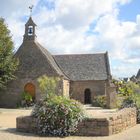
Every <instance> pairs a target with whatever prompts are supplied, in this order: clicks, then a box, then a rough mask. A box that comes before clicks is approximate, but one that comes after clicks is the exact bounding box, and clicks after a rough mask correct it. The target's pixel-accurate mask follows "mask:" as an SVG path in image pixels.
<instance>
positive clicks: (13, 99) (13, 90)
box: [0, 78, 41, 108]
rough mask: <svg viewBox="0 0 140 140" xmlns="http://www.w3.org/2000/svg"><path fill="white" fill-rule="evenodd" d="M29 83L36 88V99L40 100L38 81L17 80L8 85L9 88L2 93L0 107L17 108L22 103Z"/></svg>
mask: <svg viewBox="0 0 140 140" xmlns="http://www.w3.org/2000/svg"><path fill="white" fill-rule="evenodd" d="M27 83H32V84H33V85H34V86H35V98H36V100H38V99H40V96H41V94H40V90H39V88H38V84H37V81H36V80H32V79H27V78H24V79H16V80H13V81H11V82H10V83H8V86H7V87H8V88H6V89H5V90H2V91H0V107H9V108H16V107H18V104H20V103H21V99H22V93H23V92H24V87H25V85H26V84H27Z"/></svg>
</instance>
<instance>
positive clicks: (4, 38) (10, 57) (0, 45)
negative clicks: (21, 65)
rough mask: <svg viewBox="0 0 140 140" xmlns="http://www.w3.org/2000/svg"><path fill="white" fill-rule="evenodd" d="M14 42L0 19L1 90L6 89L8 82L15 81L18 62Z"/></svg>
mask: <svg viewBox="0 0 140 140" xmlns="http://www.w3.org/2000/svg"><path fill="white" fill-rule="evenodd" d="M13 46H14V45H13V42H12V38H11V35H10V31H9V30H8V27H7V25H6V24H5V21H4V19H3V18H0V89H2V88H5V87H6V84H7V82H9V81H10V80H12V79H14V78H15V76H14V72H15V70H16V68H17V65H18V61H17V60H16V59H15V58H14V53H13V49H14V47H13Z"/></svg>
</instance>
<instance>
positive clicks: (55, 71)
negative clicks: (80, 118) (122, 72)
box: [0, 17, 114, 107]
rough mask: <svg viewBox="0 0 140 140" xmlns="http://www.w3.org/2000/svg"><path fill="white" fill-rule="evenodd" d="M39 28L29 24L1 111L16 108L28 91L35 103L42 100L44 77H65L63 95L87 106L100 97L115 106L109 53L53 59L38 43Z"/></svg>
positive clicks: (2, 95) (1, 100) (1, 98)
mask: <svg viewBox="0 0 140 140" xmlns="http://www.w3.org/2000/svg"><path fill="white" fill-rule="evenodd" d="M35 27H36V24H35V23H34V22H33V20H32V18H31V17H30V18H29V20H28V22H27V23H26V24H25V34H24V38H23V43H22V44H21V46H20V48H19V49H18V51H17V52H16V54H15V57H17V58H18V59H19V63H20V64H19V67H18V70H17V71H16V74H15V75H16V79H15V80H13V81H11V82H10V83H8V86H7V89H6V90H3V91H1V93H0V106H1V107H16V106H17V104H18V103H20V101H21V93H22V92H24V91H28V92H29V93H30V94H31V95H32V97H33V98H35V100H38V99H40V98H41V93H40V89H39V85H38V82H37V79H38V78H39V77H40V76H42V75H47V76H53V77H61V79H62V80H61V82H60V85H59V89H61V94H62V95H64V96H68V97H71V98H73V99H76V100H78V101H80V102H82V103H83V104H90V103H91V102H92V100H94V98H95V96H98V95H107V96H108V97H109V98H108V99H109V102H114V101H113V100H114V96H112V94H113V95H114V93H113V92H114V90H112V89H114V87H113V86H112V87H111V84H110V80H111V73H110V65H109V59H108V53H107V52H106V53H99V54H71V55H52V54H50V52H48V50H46V49H45V48H44V47H42V46H41V45H40V44H39V43H38V42H37V40H36V34H35ZM111 96H112V97H113V98H111Z"/></svg>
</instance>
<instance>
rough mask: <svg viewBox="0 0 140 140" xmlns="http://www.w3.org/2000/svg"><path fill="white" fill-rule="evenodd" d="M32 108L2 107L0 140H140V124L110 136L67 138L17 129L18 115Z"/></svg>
mask: <svg viewBox="0 0 140 140" xmlns="http://www.w3.org/2000/svg"><path fill="white" fill-rule="evenodd" d="M30 112H31V110H21V109H0V140H61V139H63V140H140V124H139V125H136V126H135V127H133V128H130V129H128V130H126V131H124V132H122V133H120V134H117V135H112V136H109V137H78V136H71V137H66V138H58V137H57V138H54V137H38V136H36V135H33V134H28V133H20V132H17V131H16V117H18V116H22V115H29V114H30Z"/></svg>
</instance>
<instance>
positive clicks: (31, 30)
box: [24, 17, 36, 41]
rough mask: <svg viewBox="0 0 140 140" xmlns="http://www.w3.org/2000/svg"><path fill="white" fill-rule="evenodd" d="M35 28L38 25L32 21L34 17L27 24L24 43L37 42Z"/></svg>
mask: <svg viewBox="0 0 140 140" xmlns="http://www.w3.org/2000/svg"><path fill="white" fill-rule="evenodd" d="M35 27H36V24H35V23H34V21H33V20H32V17H30V18H29V20H28V21H27V23H26V24H25V34H24V41H35V39H36V34H35Z"/></svg>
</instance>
